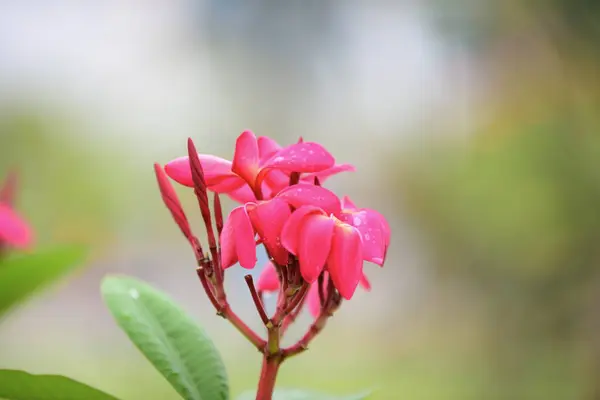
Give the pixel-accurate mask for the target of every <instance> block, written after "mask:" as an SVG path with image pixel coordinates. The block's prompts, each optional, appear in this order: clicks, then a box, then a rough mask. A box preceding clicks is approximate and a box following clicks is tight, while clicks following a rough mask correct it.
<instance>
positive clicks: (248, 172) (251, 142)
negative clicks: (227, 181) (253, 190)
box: [231, 131, 259, 186]
mask: <svg viewBox="0 0 600 400" xmlns="http://www.w3.org/2000/svg"><path fill="white" fill-rule="evenodd" d="M258 166H259V158H258V142H257V140H256V136H254V133H252V132H250V131H244V132H242V134H241V135H240V136H239V137H238V138H237V141H236V142H235V154H234V155H233V163H232V166H231V170H232V171H233V172H235V173H236V174H238V175H239V176H241V177H242V178H243V179H244V180H245V181H246V182H248V184H249V185H251V186H252V185H254V181H255V179H256V176H257V175H258Z"/></svg>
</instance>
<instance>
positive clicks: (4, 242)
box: [0, 175, 33, 249]
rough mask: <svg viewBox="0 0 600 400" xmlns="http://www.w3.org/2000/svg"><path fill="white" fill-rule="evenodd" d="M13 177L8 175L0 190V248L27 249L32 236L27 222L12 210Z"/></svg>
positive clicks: (14, 181) (14, 182)
mask: <svg viewBox="0 0 600 400" xmlns="http://www.w3.org/2000/svg"><path fill="white" fill-rule="evenodd" d="M15 184H16V180H15V176H14V175H9V177H8V178H7V180H6V181H5V183H4V185H3V186H2V188H1V189H0V248H2V247H14V248H19V249H25V248H28V247H29V246H30V245H31V244H32V242H33V235H32V232H31V229H30V227H29V225H28V224H27V222H25V220H24V219H23V218H22V217H21V216H20V215H19V214H17V212H16V211H15V210H14V209H13V207H12V203H13V199H14V192H15Z"/></svg>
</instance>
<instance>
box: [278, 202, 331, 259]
mask: <svg viewBox="0 0 600 400" xmlns="http://www.w3.org/2000/svg"><path fill="white" fill-rule="evenodd" d="M310 214H323V210H321V209H320V208H318V207H314V206H302V207H300V208H298V209H297V210H296V211H294V212H293V213H292V215H291V216H290V217H289V218H288V219H287V221H286V223H285V224H284V225H283V229H282V231H281V245H282V246H283V247H285V248H286V249H287V250H288V251H289V252H290V253H292V254H295V255H298V245H299V239H300V230H301V229H302V225H303V223H304V219H305V217H306V216H307V215H310Z"/></svg>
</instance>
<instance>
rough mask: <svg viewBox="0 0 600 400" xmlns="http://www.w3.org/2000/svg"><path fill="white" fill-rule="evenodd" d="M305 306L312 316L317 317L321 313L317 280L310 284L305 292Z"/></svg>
mask: <svg viewBox="0 0 600 400" xmlns="http://www.w3.org/2000/svg"><path fill="white" fill-rule="evenodd" d="M306 296H307V297H306V306H307V307H308V311H309V312H310V313H311V315H312V316H313V317H315V318H316V317H318V316H319V314H320V313H321V298H320V297H319V284H318V283H317V282H315V283H313V284H312V285H310V289H309V290H308V293H307V294H306Z"/></svg>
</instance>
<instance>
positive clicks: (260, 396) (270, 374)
mask: <svg viewBox="0 0 600 400" xmlns="http://www.w3.org/2000/svg"><path fill="white" fill-rule="evenodd" d="M281 361H282V360H281V358H280V357H271V356H269V355H268V354H265V356H264V357H263V364H262V368H261V371H260V380H259V382H258V390H257V392H256V400H271V399H272V398H273V390H274V389H275V381H276V380H277V372H278V371H279V366H280V365H281Z"/></svg>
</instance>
